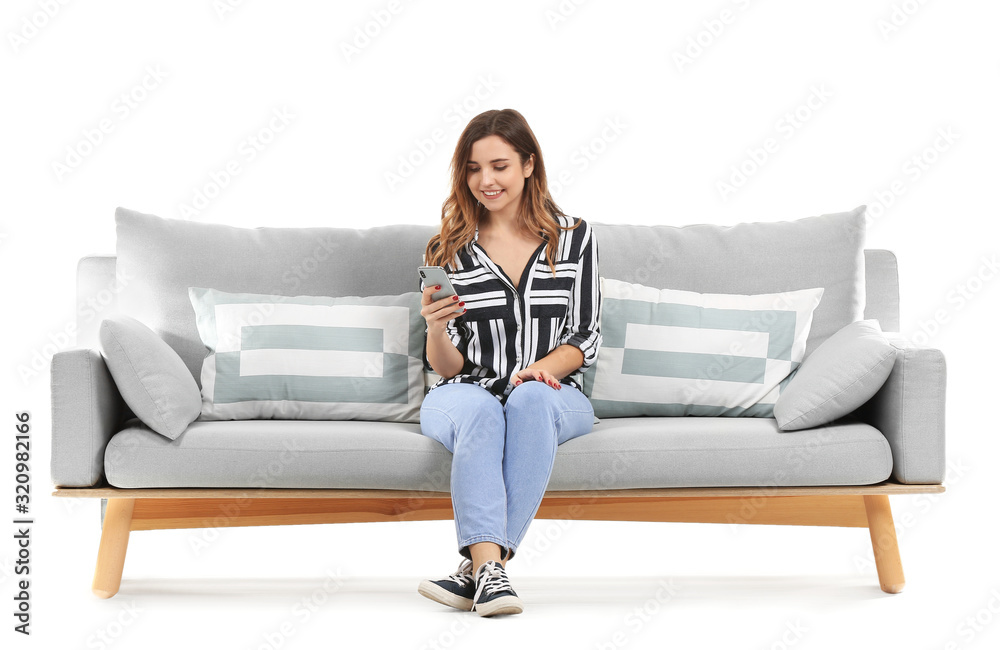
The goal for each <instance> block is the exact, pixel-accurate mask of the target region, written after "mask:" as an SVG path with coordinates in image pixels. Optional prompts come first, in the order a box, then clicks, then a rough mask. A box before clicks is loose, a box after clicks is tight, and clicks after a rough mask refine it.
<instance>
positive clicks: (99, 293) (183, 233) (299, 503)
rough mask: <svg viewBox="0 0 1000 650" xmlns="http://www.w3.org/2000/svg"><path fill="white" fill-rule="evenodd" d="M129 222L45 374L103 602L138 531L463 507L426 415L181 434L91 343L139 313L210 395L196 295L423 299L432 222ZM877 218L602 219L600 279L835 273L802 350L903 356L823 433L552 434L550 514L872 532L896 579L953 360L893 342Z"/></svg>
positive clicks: (934, 469) (85, 287)
mask: <svg viewBox="0 0 1000 650" xmlns="http://www.w3.org/2000/svg"><path fill="white" fill-rule="evenodd" d="M116 216H117V226H118V245H117V254H116V255H113V256H112V255H94V256H87V257H84V258H82V259H81V260H80V262H79V265H78V269H77V309H78V312H77V313H78V328H77V332H78V339H77V346H76V348H75V349H73V350H68V351H64V352H60V353H58V354H56V355H55V356H54V357H53V359H52V365H51V381H52V422H53V428H52V466H51V470H52V480H53V483H54V484H55V486H56V488H57V489H56V490H55V492H54V493H53V494H54V495H56V496H68V497H80V496H85V497H93V498H100V499H102V500H103V503H104V504H105V506H106V507H105V509H104V510H103V511H102V514H103V532H102V544H101V550H100V553H99V558H98V566H97V571H96V573H95V579H94V584H93V591H94V593H95V594H97V595H99V596H102V597H110V596H112V595H114V594H115V593H116V592H117V591H118V589H119V584H120V581H121V576H122V571H123V566H124V559H125V550H126V547H127V542H128V536H129V532H130V531H133V530H152V529H163V528H184V527H189V528H196V527H211V526H245V525H275V524H288V523H323V522H329V523H336V522H358V521H394V520H414V519H449V518H451V517H452V511H451V507H450V497H449V494H448V492H449V480H450V463H451V454H450V453H449V452H448V451H447V450H446V449H445V448H444V447H443V446H442V445H441V444H440V443H438V442H437V441H435V440H433V439H430V438H428V437H425V436H423V435H420V433H419V431H420V429H419V427H420V425H419V423H417V422H383V421H359V420H341V421H322V420H241V421H201V420H200V419H199V420H195V421H194V422H192V423H191V424H190V426H189V427H188V428H187V429H186V430H185V431H184V432H183V433H182V434H181V435H180V436H179V437H177V438H176V439H174V440H170V439H168V438H166V437H163V436H161V435H159V434H157V433H155V432H154V431H152V430H151V429H150V428H149V427H148V426H146V425H144V424H143V423H142V422H141V421H140V420H139V419H137V418H136V417H135V416H134V414H133V413H132V412H131V411H130V409H129V408H128V406H127V405H126V404H125V402H124V400H123V399H122V397H121V394H120V393H119V391H118V389H117V387H116V384H115V382H114V380H113V378H112V377H111V375H110V373H109V371H108V367H107V365H106V363H105V360H104V358H103V357H102V354H101V352H100V351H99V350H98V345H97V328H98V326H99V325H100V322H101V321H102V320H103V319H104V318H109V317H111V316H113V315H116V314H132V315H136V317H137V318H140V320H142V321H143V322H144V323H146V324H147V325H149V326H150V327H151V328H152V329H153V330H154V331H155V332H156V333H157V334H159V335H160V337H161V338H162V339H163V340H165V341H166V342H167V343H168V344H169V345H170V346H171V347H172V348H173V349H174V350H176V351H177V353H178V354H179V355H180V357H181V359H182V360H183V361H184V363H185V364H186V365H187V367H188V368H189V369H190V371H191V372H192V375H193V376H194V377H195V380H196V381H198V382H199V386H200V373H199V371H200V366H201V360H202V358H203V357H204V354H205V348H204V346H203V345H202V344H201V341H200V339H199V338H198V336H197V331H196V329H195V327H194V322H193V320H194V316H193V312H192V308H191V304H190V303H189V302H188V301H187V296H186V287H188V286H204V287H215V288H218V289H221V290H225V291H243V292H256V293H271V294H281V295H319V296H323V295H325V296H348V295H358V296H374V295H390V294H402V293H405V292H408V291H417V290H419V279H418V278H417V276H416V267H417V266H418V265H420V263H421V261H422V260H421V254H422V252H423V249H424V245H425V244H426V242H427V240H428V239H429V238H430V236H431V235H432V234H433V233H434V232H435V228H433V227H431V226H416V225H398V226H388V227H376V228H370V229H357V230H356V229H346V228H255V229H250V228H234V227H230V226H222V225H217V224H204V223H193V222H186V221H177V220H169V219H160V218H159V217H155V216H152V215H143V214H140V213H136V212H132V211H129V210H125V209H122V208H119V210H118V212H117V215H116ZM864 224H865V215H864V206H861V207H859V208H857V209H855V210H853V211H851V212H847V213H839V214H829V215H822V216H817V217H810V218H806V219H799V220H795V221H775V222H757V223H744V224H739V225H736V226H731V227H720V226H713V225H705V224H701V225H693V226H684V227H672V226H655V227H654V226H631V225H619V224H604V223H599V222H591V225H592V226H593V227H594V231H595V233H596V235H597V238H598V242H599V244H600V271H601V275H602V276H603V277H607V278H614V279H618V280H622V281H627V282H634V283H638V284H644V285H647V286H652V287H670V288H674V289H683V290H688V291H699V292H706V293H708V292H714V293H742V294H754V293H764V292H767V291H787V290H792V289H800V288H806V287H817V286H822V287H825V293H824V294H823V300H822V301H821V303H820V305H819V307H817V309H816V311H815V314H814V320H813V324H812V328H811V330H810V334H809V340H808V344H807V347H806V355H807V356H808V354H809V353H810V352H811V351H812V350H814V349H816V347H817V346H819V345H820V344H821V343H822V342H823V341H824V340H826V339H827V338H829V337H830V336H831V335H832V334H834V333H835V332H836V331H837V330H838V329H840V328H841V327H843V326H844V325H846V324H848V323H851V322H854V321H856V320H859V319H861V318H865V319H877V320H878V322H879V324H880V325H881V328H882V330H883V331H884V332H886V336H887V337H888V338H889V339H890V341H891V342H892V344H893V345H894V346H895V347H896V348H897V350H896V357H895V365H894V366H893V369H892V372H891V374H890V375H889V379H888V380H887V381H886V383H885V384H884V385H883V386H882V388H881V389H880V390H879V391H878V393H877V394H876V395H875V396H874V397H873V398H872V399H871V400H869V401H868V402H867V403H866V404H864V406H862V407H861V408H859V409H857V410H856V411H854V412H852V413H850V414H848V415H846V416H844V417H841V418H839V419H837V420H835V421H834V422H831V423H829V424H826V425H824V426H820V427H814V428H811V429H803V430H799V431H781V430H779V429H778V427H777V424H776V421H775V420H774V419H773V418H764V417H615V418H609V417H601V418H600V420H599V422H597V423H596V424H595V426H594V430H593V432H592V433H590V434H588V435H585V436H581V437H579V438H576V439H573V440H570V441H568V442H567V443H565V444H563V445H561V446H560V447H559V449H558V452H557V456H556V461H555V466H554V469H553V472H552V476H551V479H550V482H549V486H548V491H547V493H546V497H545V499H544V500H543V503H542V506H541V507H540V508H539V511H538V514H537V518H566V519H571V518H577V519H602V520H632V521H651V522H654V521H698V522H719V523H722V522H728V523H733V522H736V523H746V524H754V523H760V524H792V525H834V526H855V527H866V528H868V529H869V532H870V534H871V539H872V543H873V551H874V554H875V560H876V566H877V569H878V573H879V581H880V585H881V588H882V589H883V590H884V591H887V592H897V591H899V590H900V589H902V586H903V582H904V581H903V574H902V568H901V564H900V560H899V554H898V548H897V546H896V540H895V532H894V529H893V524H892V516H891V511H890V509H889V501H888V496H889V495H891V494H912V493H919V492H940V491H943V489H944V487H943V485H942V481H943V478H944V466H945V454H944V412H945V411H944V404H945V402H944V400H945V364H944V358H943V355H942V354H941V352H940V351H938V350H935V349H930V348H919V347H914V346H912V345H910V344H909V343H907V341H906V340H905V339H904V338H903V337H901V336H899V335H898V334H893V333H894V332H897V331H898V330H899V292H898V281H897V270H896V258H895V256H894V255H893V254H892V252H890V251H888V250H869V249H865V248H864ZM435 378H436V376H433V375H432V373H428V374H427V377H426V381H427V382H431V381H433V380H434V379H435ZM220 513H225V514H224V516H221V515H220Z"/></svg>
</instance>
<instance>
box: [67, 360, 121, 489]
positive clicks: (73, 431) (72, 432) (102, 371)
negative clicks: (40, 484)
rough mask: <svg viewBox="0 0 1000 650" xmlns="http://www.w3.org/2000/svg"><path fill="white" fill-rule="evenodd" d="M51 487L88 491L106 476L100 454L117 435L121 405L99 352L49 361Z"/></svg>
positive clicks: (116, 388) (115, 387) (102, 455)
mask: <svg viewBox="0 0 1000 650" xmlns="http://www.w3.org/2000/svg"><path fill="white" fill-rule="evenodd" d="M51 383H52V464H51V470H52V482H53V483H54V484H55V485H56V486H57V487H90V486H92V485H95V484H96V483H98V482H99V481H100V480H101V478H102V477H103V476H104V450H105V448H106V447H107V446H108V441H109V440H111V436H113V435H114V434H115V433H117V432H118V429H119V424H120V423H121V419H122V414H123V413H124V412H125V408H126V407H125V402H124V400H123V399H122V396H121V393H119V392H118V386H116V385H115V381H114V379H113V378H112V377H111V373H110V372H109V371H108V366H107V364H106V363H105V362H104V357H102V356H101V353H100V352H99V351H97V350H84V349H77V350H66V351H63V352H57V353H56V354H55V355H53V357H52V366H51Z"/></svg>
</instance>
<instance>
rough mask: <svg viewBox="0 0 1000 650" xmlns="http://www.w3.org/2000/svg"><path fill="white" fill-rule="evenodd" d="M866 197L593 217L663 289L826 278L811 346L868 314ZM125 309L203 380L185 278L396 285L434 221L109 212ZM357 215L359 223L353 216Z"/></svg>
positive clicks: (379, 288)
mask: <svg viewBox="0 0 1000 650" xmlns="http://www.w3.org/2000/svg"><path fill="white" fill-rule="evenodd" d="M864 211H865V206H860V207H858V208H856V209H854V210H852V211H850V212H845V213H838V214H826V215H821V216H816V217H807V218H804V219H799V220H795V221H776V222H754V223H741V224H737V225H735V226H716V225H709V224H697V225H690V226H636V225H620V224H602V223H599V222H591V225H592V226H593V227H594V232H595V233H596V235H597V238H598V241H599V243H600V253H599V255H600V266H601V268H600V273H601V276H602V277H607V278H613V279H616V280H622V281H625V282H634V283H638V284H644V285H647V286H650V287H654V288H658V289H665V288H669V289H680V290H684V291H697V292H700V293H741V294H759V293H776V292H780V291H792V290H796V289H806V288H811V287H824V288H825V292H824V294H823V299H822V301H821V302H820V305H819V306H818V307H817V308H816V312H815V314H814V316H813V324H812V328H811V329H810V333H809V340H808V341H807V344H806V354H807V355H808V354H809V352H810V351H811V350H813V349H815V347H816V346H818V345H819V344H820V343H822V342H823V341H824V340H826V339H827V338H828V337H829V336H831V335H832V334H833V333H834V332H836V331H838V330H839V329H840V328H841V327H843V326H844V325H846V324H848V323H851V322H853V321H855V320H860V319H861V318H863V316H864V308H865V266H864V250H863V249H864V225H865V218H864ZM115 220H116V224H117V274H118V276H119V277H120V278H123V280H122V283H121V288H120V292H119V293H118V310H119V312H120V313H123V314H127V315H130V316H133V317H134V318H137V319H138V320H140V321H142V322H143V323H145V324H146V325H148V326H149V327H150V328H151V329H152V330H153V331H154V332H156V333H157V334H159V335H160V336H161V337H162V338H163V339H164V340H165V341H166V342H167V344H168V345H170V347H172V348H173V349H174V350H176V351H177V353H178V354H179V355H180V357H181V359H182V360H183V361H184V363H185V364H186V365H187V366H188V368H189V369H190V370H191V374H192V376H193V377H194V378H195V381H196V382H198V386H199V388H200V387H201V366H202V360H203V359H204V358H205V354H206V351H205V346H204V344H203V343H202V342H201V338H200V337H199V336H198V330H197V327H196V325H195V314H194V310H193V309H192V307H191V302H190V300H189V299H188V293H187V291H188V287H210V288H213V289H219V290H221V291H227V292H232V293H260V294H274V295H286V296H298V295H309V296H330V297H340V296H377V295H400V294H402V293H406V292H408V291H419V290H420V278H419V276H418V275H417V272H416V269H417V267H418V266H420V265H421V263H422V262H423V257H422V255H423V251H424V248H425V246H426V244H427V241H428V240H429V239H430V237H431V236H432V235H433V234H434V233H435V232H436V231H437V227H436V226H420V225H394V226H381V227H373V228H360V229H354V228H322V227H317V228H273V227H262V228H238V227H235V226H227V225H221V224H211V223H199V222H192V221H185V220H180V219H163V218H160V217H157V216H154V215H150V214H143V213H139V212H135V211H133V210H127V209H125V208H118V210H117V211H116V213H115ZM359 225H363V224H359Z"/></svg>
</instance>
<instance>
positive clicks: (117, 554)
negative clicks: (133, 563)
mask: <svg viewBox="0 0 1000 650" xmlns="http://www.w3.org/2000/svg"><path fill="white" fill-rule="evenodd" d="M134 508H135V499H108V506H107V508H106V509H105V511H104V528H103V529H102V530H101V546H100V548H99V549H98V551H97V569H96V570H95V571H94V584H93V585H92V586H91V589H92V590H93V592H94V595H95V596H98V597H100V598H111V597H112V596H114V595H115V594H117V593H118V588H119V587H120V586H121V584H122V570H123V569H124V568H125V552H126V551H127V550H128V534H129V530H130V529H131V527H132V510H133V509H134Z"/></svg>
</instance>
